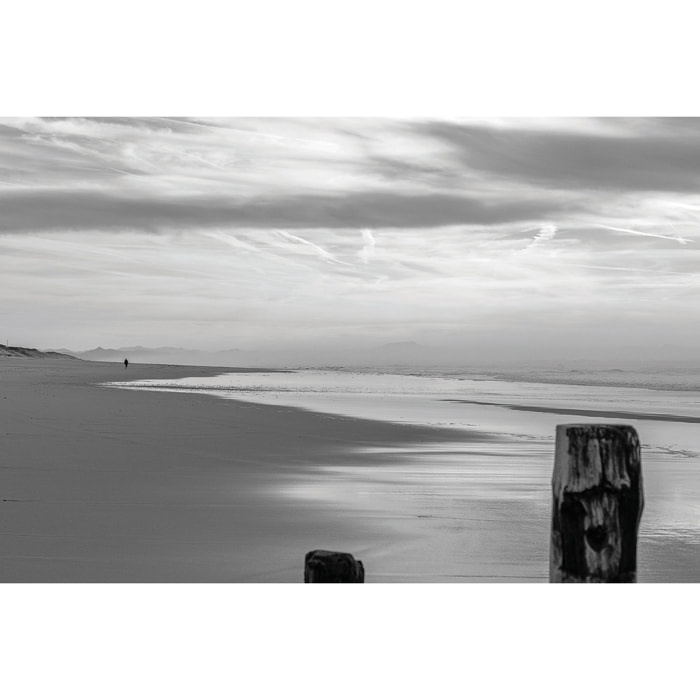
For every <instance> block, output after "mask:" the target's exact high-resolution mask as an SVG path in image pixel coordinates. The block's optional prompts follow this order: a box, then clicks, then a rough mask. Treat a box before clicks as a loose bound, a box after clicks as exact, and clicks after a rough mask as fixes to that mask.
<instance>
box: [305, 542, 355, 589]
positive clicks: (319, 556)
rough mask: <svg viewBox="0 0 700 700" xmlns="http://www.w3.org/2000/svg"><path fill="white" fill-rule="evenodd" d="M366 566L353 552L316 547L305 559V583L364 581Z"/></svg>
mask: <svg viewBox="0 0 700 700" xmlns="http://www.w3.org/2000/svg"><path fill="white" fill-rule="evenodd" d="M364 582H365V567H364V566H363V565H362V562H361V561H359V560H358V559H355V557H353V556H352V554H346V553H344V552H328V551H326V550H325V549H314V550H313V551H311V552H308V553H307V555H306V558H305V560H304V583H364Z"/></svg>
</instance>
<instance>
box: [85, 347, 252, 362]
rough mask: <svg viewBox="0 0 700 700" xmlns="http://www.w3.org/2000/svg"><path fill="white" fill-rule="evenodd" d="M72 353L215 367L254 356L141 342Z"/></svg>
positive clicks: (112, 359) (96, 358)
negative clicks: (146, 346)
mask: <svg viewBox="0 0 700 700" xmlns="http://www.w3.org/2000/svg"><path fill="white" fill-rule="evenodd" d="M73 354H74V355H75V356H76V357H79V358H80V359H82V360H92V361H94V362H121V361H122V360H124V359H125V358H127V359H128V360H129V362H140V363H143V364H162V365H168V364H175V365H205V366H206V365H209V366H214V367H221V366H228V365H240V364H241V363H244V362H250V361H251V359H252V358H253V357H254V355H251V353H246V352H243V351H242V350H237V349H232V350H221V351H217V352H207V351H205V350H188V349H186V348H173V347H160V348H145V347H143V346H141V345H136V346H129V347H120V348H103V347H97V348H93V349H92V350H85V351H82V352H73Z"/></svg>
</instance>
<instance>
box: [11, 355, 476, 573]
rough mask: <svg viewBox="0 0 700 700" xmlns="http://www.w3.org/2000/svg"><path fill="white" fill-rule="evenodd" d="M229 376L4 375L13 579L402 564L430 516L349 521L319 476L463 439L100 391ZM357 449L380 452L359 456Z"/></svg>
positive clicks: (158, 369) (49, 369)
mask: <svg viewBox="0 0 700 700" xmlns="http://www.w3.org/2000/svg"><path fill="white" fill-rule="evenodd" d="M225 371H229V372H230V371H231V369H230V368H228V369H227V368H218V369H217V368H200V367H187V368H184V367H167V366H157V365H141V366H136V365H133V364H132V365H130V366H129V369H128V370H125V369H124V367H123V366H122V365H119V364H112V363H90V362H80V361H75V362H72V361H55V360H12V359H8V360H5V361H3V362H2V363H0V373H1V375H0V376H1V377H2V380H1V387H2V391H1V392H0V421H1V422H0V425H2V429H1V430H2V433H1V438H0V439H1V444H2V461H1V463H0V496H1V498H2V501H0V508H2V518H1V520H0V522H1V525H0V580H2V581H6V582H7V581H13V582H170V581H173V582H174V581H180V582H233V581H235V582H266V581H275V582H300V581H302V580H303V559H304V555H305V553H306V552H307V551H309V550H311V549H315V548H334V549H338V550H345V551H352V552H353V553H354V554H355V555H356V556H358V557H359V558H363V557H365V560H367V559H368V558H369V562H367V561H366V563H368V565H369V566H370V570H371V567H372V566H373V565H374V561H373V558H374V560H376V559H379V558H381V557H382V556H383V555H382V551H383V550H384V549H388V550H390V551H391V552H392V556H393V557H394V558H396V557H398V558H399V559H400V554H399V553H398V552H399V550H400V549H401V547H402V543H403V544H405V545H407V546H408V547H409V548H410V545H411V543H412V541H413V538H414V530H413V529H412V528H411V527H410V525H411V522H412V521H417V520H418V518H416V517H411V516H410V515H401V514H396V513H377V512H372V511H371V510H365V509H363V507H362V503H358V504H355V505H351V506H348V507H347V508H346V509H344V510H340V509H338V508H337V507H335V506H334V504H333V503H332V502H328V503H324V502H322V501H321V502H318V501H317V500H315V499H313V498H312V499H306V498H304V497H303V496H304V488H305V486H306V485H307V484H308V483H310V482H312V483H316V484H318V481H319V480H318V479H316V478H315V477H314V470H315V468H318V467H324V468H333V467H338V466H343V465H348V464H352V463H355V462H357V461H358V460H359V461H361V462H362V464H363V465H364V466H371V465H372V463H373V462H375V463H381V462H382V461H383V459H384V458H383V453H384V450H385V449H391V448H392V447H393V446H397V445H408V444H414V443H415V444H419V445H422V446H426V445H429V444H431V443H434V444H439V443H441V442H443V441H445V439H446V438H447V437H449V439H451V440H453V439H454V435H453V433H452V432H450V433H449V436H448V435H446V431H440V430H436V429H422V428H417V427H414V426H405V425H396V424H391V423H385V422H380V421H362V420H351V419H342V418H338V417H334V416H332V415H323V414H316V413H312V412H307V411H301V410H296V409H291V408H284V407H279V406H264V405H260V404H251V403H244V402H232V401H220V400H218V399H216V398H212V397H209V396H202V395H197V394H188V395H186V396H183V395H181V394H180V395H176V394H167V393H151V392H130V391H118V390H114V389H109V388H104V387H102V386H99V385H98V384H99V383H101V382H109V381H117V380H122V381H123V380H124V379H125V378H126V377H128V379H130V380H138V379H141V378H150V379H153V378H160V379H167V378H173V377H181V376H188V377H197V376H209V375H212V374H217V373H220V372H225ZM464 439H468V436H466V435H465V436H464ZM358 447H364V448H373V449H377V450H378V453H377V455H376V457H374V458H373V457H372V456H371V455H369V454H366V455H363V456H362V458H361V460H360V458H359V457H358V456H357V454H355V452H356V449H357V448H358ZM351 455H352V458H351ZM334 483H335V485H336V486H337V480H336V481H335V482H334ZM295 492H298V494H299V496H300V497H299V498H294V497H289V494H294V493H295ZM368 555H369V557H368ZM392 561H393V560H392V557H391V556H390V557H388V558H387V559H386V562H392ZM393 568H395V569H396V571H397V576H398V577H399V578H401V577H402V576H403V575H404V574H403V572H402V569H401V567H400V566H399V565H398V563H396V562H395V563H394V566H393ZM374 570H375V577H374V578H375V580H382V579H381V578H378V577H377V576H376V572H377V566H376V565H374ZM407 572H408V574H409V575H410V567H408V569H407ZM385 578H386V579H390V578H392V577H391V576H387V577H385ZM368 579H370V580H371V579H372V574H370V575H369V576H368Z"/></svg>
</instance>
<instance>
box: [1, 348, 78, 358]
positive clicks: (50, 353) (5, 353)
mask: <svg viewBox="0 0 700 700" xmlns="http://www.w3.org/2000/svg"><path fill="white" fill-rule="evenodd" d="M0 357H23V358H28V359H45V358H49V357H50V358H53V359H63V360H77V359H78V358H77V357H75V355H73V354H70V353H69V352H68V351H66V352H58V351H56V350H47V351H45V352H44V351H42V350H37V349H36V348H19V347H14V346H12V345H0Z"/></svg>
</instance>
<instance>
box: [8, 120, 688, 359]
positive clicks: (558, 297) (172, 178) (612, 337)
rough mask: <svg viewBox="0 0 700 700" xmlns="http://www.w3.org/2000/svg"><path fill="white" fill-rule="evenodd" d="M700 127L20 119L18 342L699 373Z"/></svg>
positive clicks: (13, 198) (12, 236)
mask: <svg viewBox="0 0 700 700" xmlns="http://www.w3.org/2000/svg"><path fill="white" fill-rule="evenodd" d="M699 224H700V119H693V118H676V119H674V118H599V119H596V118H557V119H546V118H514V117H508V118H475V119H468V118H410V119H408V118H407V119H396V118H392V119H374V118H279V117H275V118H228V119H224V118H142V117H139V118H12V119H2V120H0V319H1V323H0V342H2V343H5V342H6V341H7V342H9V343H10V344H11V345H22V346H30V347H40V348H59V347H63V348H70V349H74V350H85V349H88V348H92V347H96V346H103V347H120V346H130V345H144V346H152V347H155V346H178V347H187V348H196V349H204V350H220V349H227V348H241V349H244V350H250V351H261V352H262V351H275V352H279V353H281V354H284V353H288V354H289V357H290V358H291V357H292V356H294V357H295V358H303V357H305V356H308V357H309V358H310V359H311V358H313V359H316V358H318V359H321V358H327V359H329V360H330V359H338V358H339V359H342V358H343V357H346V356H351V355H352V354H353V353H356V352H360V351H362V350H363V349H366V348H372V347H376V346H380V345H382V344H385V343H397V342H415V343H418V344H420V345H421V346H425V348H428V349H429V350H430V351H434V352H435V357H438V356H439V357H449V358H450V359H451V360H453V361H454V362H464V363H465V364H469V363H471V362H488V361H489V360H496V359H499V360H503V361H506V362H511V361H513V362H514V361H516V360H522V359H538V358H539V359H543V360H546V361H557V362H566V361H568V360H572V359H573V358H597V359H602V360H608V359H609V360H610V361H611V362H612V361H618V360H619V359H620V358H622V359H624V358H642V359H644V358H656V359H661V360H663V359H669V360H693V359H694V358H695V356H696V348H697V347H698V342H699V341H700V258H699V252H698V251H699V249H700V228H699Z"/></svg>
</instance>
